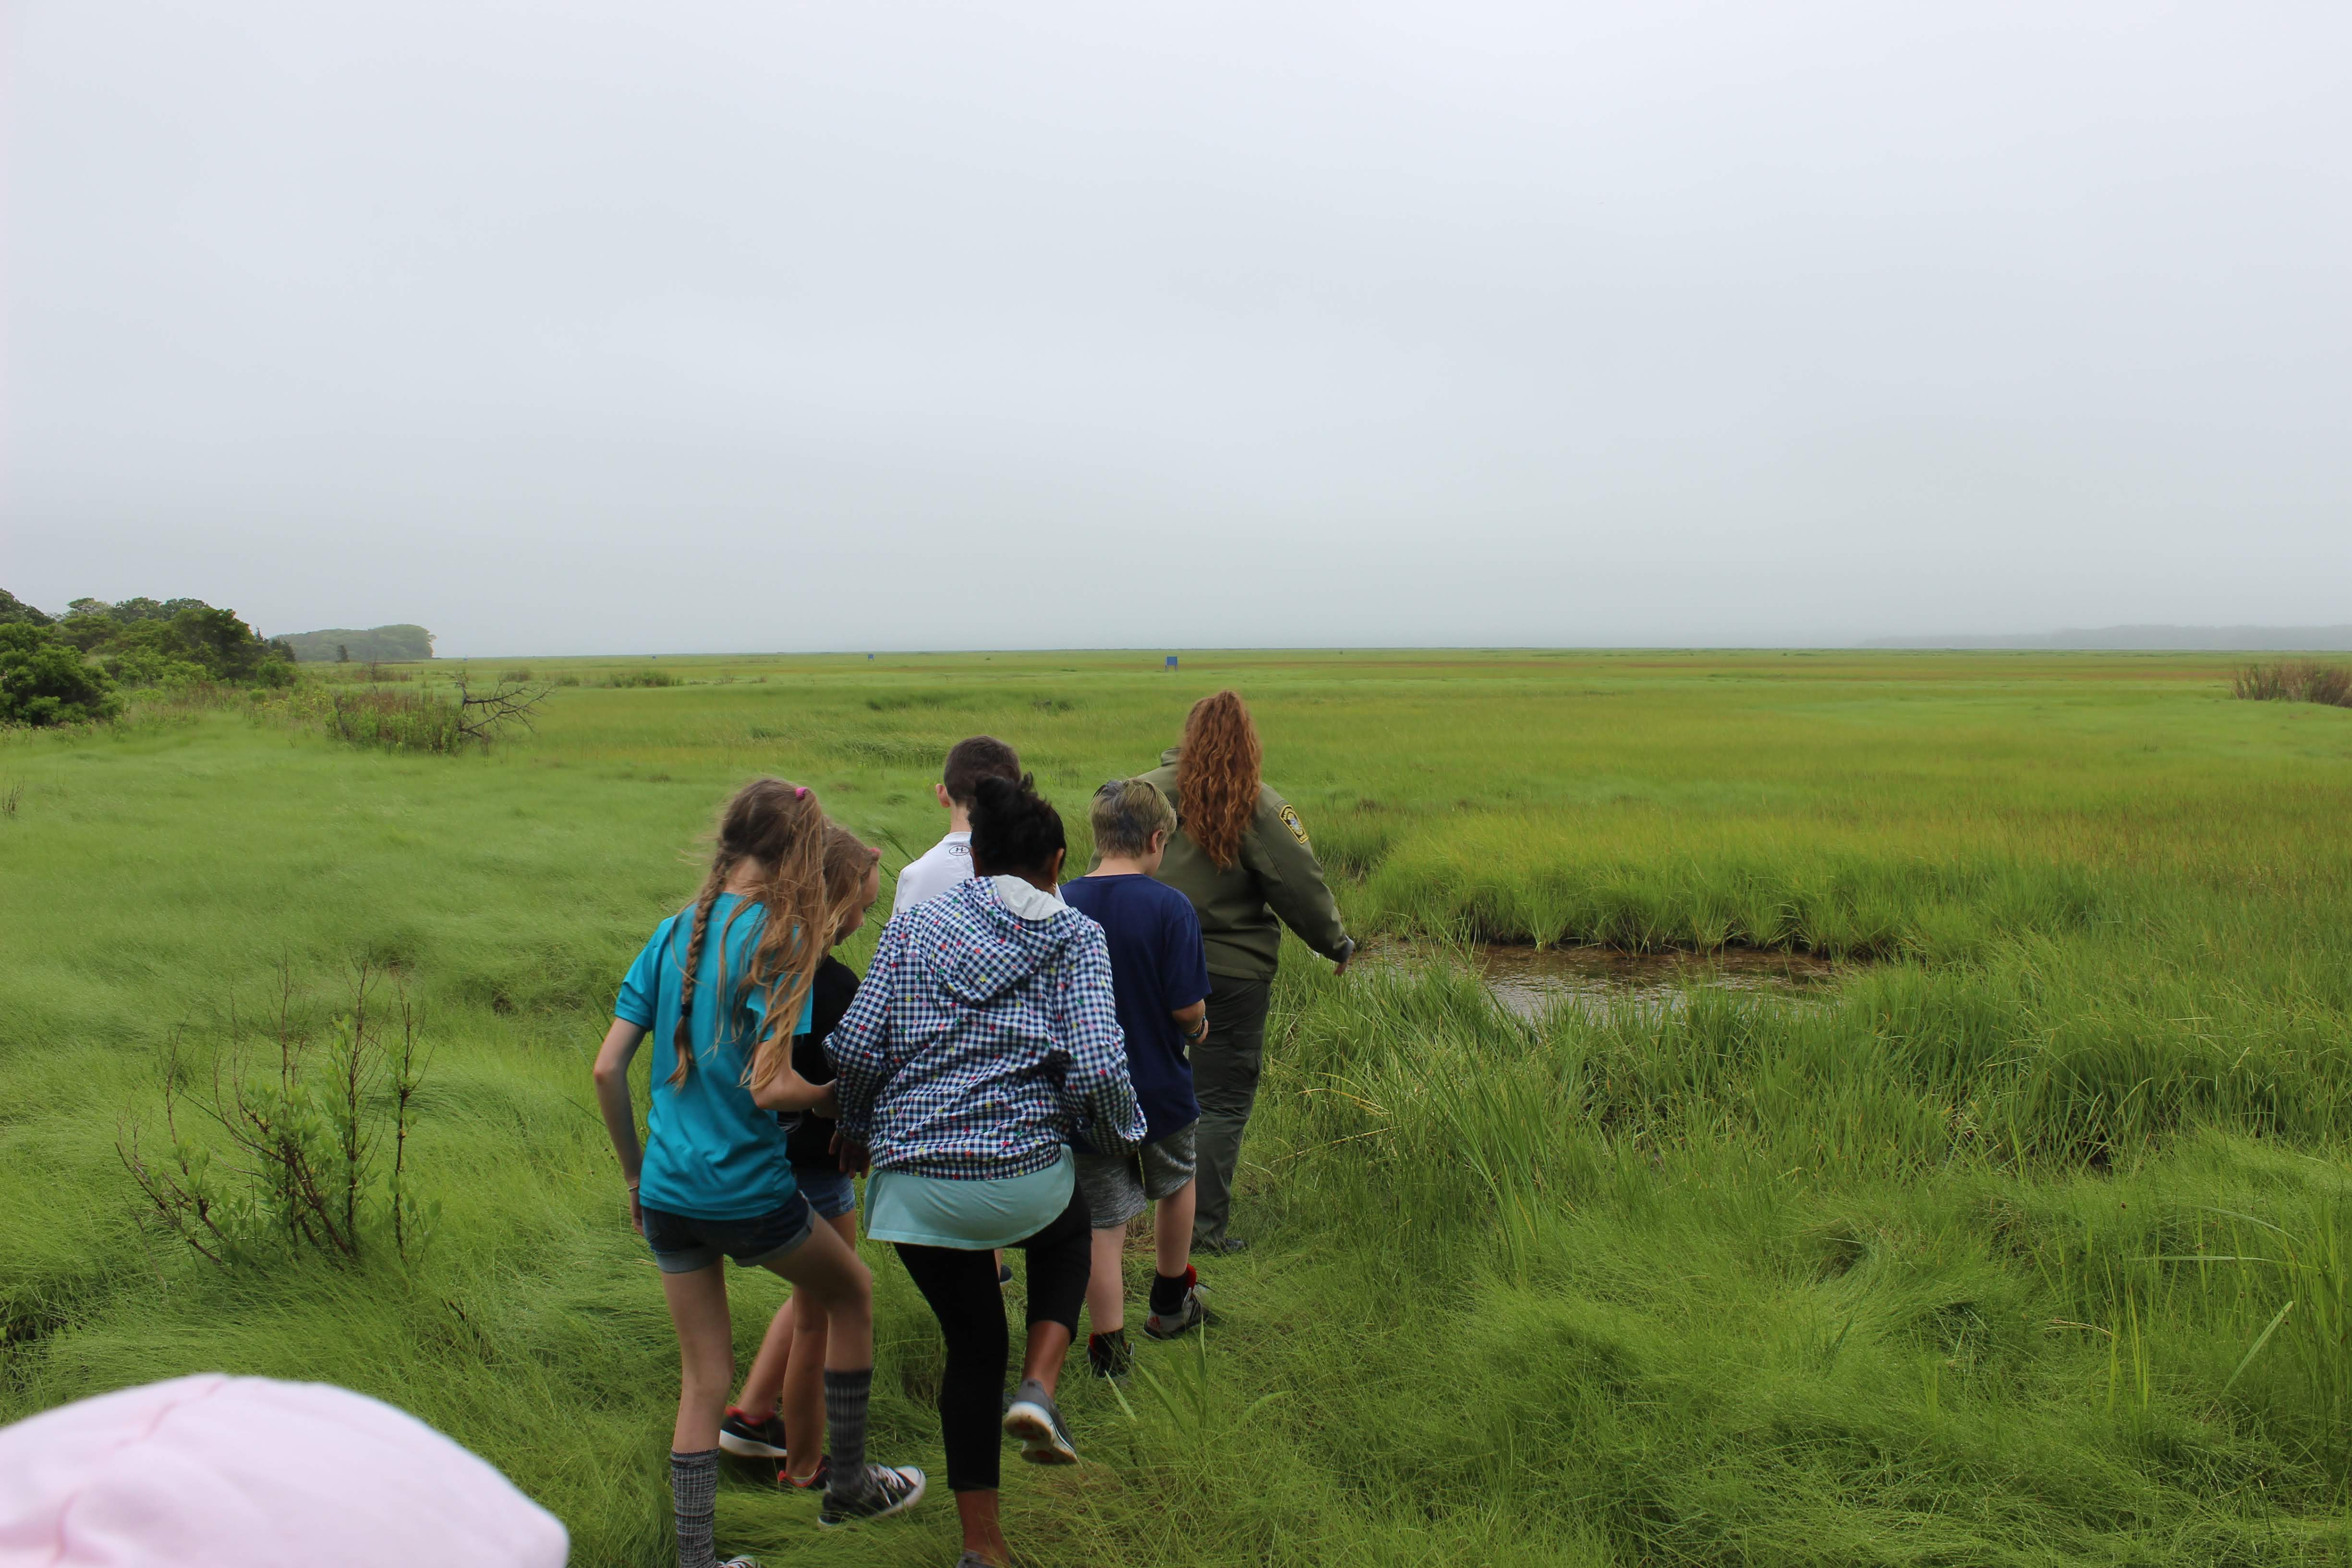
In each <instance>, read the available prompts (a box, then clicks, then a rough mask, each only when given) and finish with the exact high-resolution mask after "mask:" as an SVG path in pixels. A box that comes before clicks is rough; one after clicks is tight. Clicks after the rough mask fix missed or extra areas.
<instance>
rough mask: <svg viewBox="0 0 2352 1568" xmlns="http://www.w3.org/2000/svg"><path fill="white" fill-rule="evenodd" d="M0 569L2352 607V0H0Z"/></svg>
mask: <svg viewBox="0 0 2352 1568" xmlns="http://www.w3.org/2000/svg"><path fill="white" fill-rule="evenodd" d="M5 42H6V47H7V58H6V62H5V78H0V83H4V84H5V93H6V111H5V138H6V167H5V212H6V230H5V275H4V276H5V285H0V287H5V310H6V318H5V393H0V395H5V405H0V410H5V412H4V413H0V417H5V450H0V465H4V466H0V586H5V587H6V588H8V589H11V590H13V591H14V592H16V594H18V595H20V596H22V597H25V598H27V599H30V600H32V601H33V602H34V603H37V604H39V605H45V606H47V607H49V608H51V609H57V608H59V607H62V605H64V604H65V602H66V601H67V600H68V599H71V598H75V597H79V596H80V595H97V596H99V597H101V598H108V599H112V598H118V597H123V596H127V595H140V594H144V595H155V596H157V597H167V596H171V595H195V596H198V597H201V598H205V599H208V600H211V601H213V602H214V603H216V604H225V605H232V606H234V607H236V608H237V609H238V610H240V611H242V612H244V613H245V614H246V615H247V618H248V619H251V620H253V621H255V622H256V623H257V625H259V626H262V627H263V628H264V629H266V630H268V631H272V632H278V631H299V630H306V629H310V628H312V627H316V626H372V625H375V624H377V623H380V622H385V621H419V622H423V623H424V624H425V625H426V626H430V627H432V628H433V630H434V631H436V633H438V634H439V635H440V638H441V644H440V647H441V651H442V652H443V653H444V654H445V655H446V654H501V653H558V652H572V651H577V652H596V651H695V650H721V649H772V648H773V649H782V648H845V649H861V648H896V647H1040V646H1117V647H1135V646H1144V647H1156V646H1167V647H1210V646H1225V645H1236V644H1245V645H1266V644H1337V645H1343V646H1345V645H1356V646H1366V645H1376V644H1398V643H1448V644H1450V643H1472V644H1494V643H1541V644H1594V643H1604V644H1607V643H1634V642H1675V643H1757V642H1765V643H1772V642H1780V643H1788V642H1795V643H1838V642H1848V641H1852V640H1854V639H1857V638H1860V637H1869V636H1874V635H1880V634H1901V633H1906V632H1942V631H1980V632H1998V631H2033V630H2044V629H2050V628H2054V627H2058V626H2096V625H2103V624H2107V623H2113V622H2130V621H2173V622H2224V623H2281V622H2284V623H2295V624H2315V623H2324V622H2340V621H2352V507H2347V502H2352V379H2348V378H2347V372H2352V288H2347V279H2352V200H2347V195H2352V91H2347V76H2352V64H2347V62H2352V6H2347V5H2344V4H2342V3H2341V0H2322V3H2315V4H2309V5H2269V4H2260V3H2251V0H2214V3H2212V4H2209V5H2162V4H2156V3H2150V0H2131V3H2121V0H2101V3H2096V4H2089V3H2085V4H2068V3H2066V0H2030V3H2027V4H2003V3H1999V0H1953V3H1935V0H1931V3H1907V4H1899V5H1888V4H1885V3H1884V0H1871V3H1867V4H1864V3H1855V4H1832V3H1828V0H1788V3H1781V4H1769V3H1753V0H1750V3H1742V4H1727V3H1726V4H1708V3H1695V0H1617V3H1614V4H1610V5H1589V4H1575V3H1573V0H1570V3H1568V4H1536V3H1532V0H1530V3H1528V4H1521V5H1493V4H1484V3H1480V0H1421V3H1417V4H1381V3H1377V0H1375V3H1370V4H1360V5H1335V4H1326V5H1299V4H1283V3H1281V0H1252V3H1249V4H1223V3H1217V0H1195V3H1193V4H1191V5H1181V6H1179V5H1102V4H1099V3H1098V0H1097V3H1088V4H1083V5H1079V4H1066V3H1061V0H1020V3H1019V4H1000V3H996V0H955V3H953V4H939V5H904V4H898V3H894V0H858V3H856V4H847V5H842V4H833V5H781V4H775V3H772V0H757V3H754V0H682V3H679V4H673V5H647V4H645V3H644V0H626V3H622V0H561V3H556V0H546V3H540V4H529V3H523V0H399V3H397V4H394V3H391V0H380V3H377V4H373V5H368V4H322V3H321V0H16V3H14V4H12V5H9V6H8V7H7V28H6V34H5Z"/></svg>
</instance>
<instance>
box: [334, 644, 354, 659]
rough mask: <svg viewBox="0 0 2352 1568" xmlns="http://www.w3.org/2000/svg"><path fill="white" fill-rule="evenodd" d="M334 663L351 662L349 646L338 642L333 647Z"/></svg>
mask: <svg viewBox="0 0 2352 1568" xmlns="http://www.w3.org/2000/svg"><path fill="white" fill-rule="evenodd" d="M335 662H336V663H337V664H349V663H351V662H352V645H351V644H349V643H345V642H339V643H337V644H336V645H335Z"/></svg>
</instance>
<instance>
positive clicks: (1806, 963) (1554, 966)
mask: <svg viewBox="0 0 2352 1568" xmlns="http://www.w3.org/2000/svg"><path fill="white" fill-rule="evenodd" d="M1454 951H1456V950H1453V949H1441V948H1438V947H1436V946H1434V945H1423V944H1419V943H1411V942H1375V943H1372V944H1370V945H1369V946H1367V948H1366V949H1365V952H1364V955H1363V956H1364V960H1365V962H1367V963H1372V964H1376V965H1380V966H1382V967H1399V968H1415V967H1419V966H1421V965H1423V964H1429V963H1440V962H1443V961H1444V958H1445V957H1446V956H1447V955H1448V954H1449V953H1451V952H1454ZM1468 956H1469V957H1470V959H1471V961H1472V962H1473V963H1475V964H1476V965H1477V968H1478V973H1479V977H1480V978H1481V979H1483V980H1484V981H1485V982H1486V990H1487V992H1488V994H1491V995H1492V996H1493V997H1494V998H1495V1000H1496V1002H1497V1003H1499V1004H1501V1005H1502V1006H1503V1007H1504V1008H1505V1009H1506V1010H1507V1011H1509V1012H1511V1013H1515V1014H1517V1016H1520V1017H1522V1018H1533V1017H1537V1016H1540V1015H1541V1014H1543V1013H1544V1012H1545V1011H1546V1010H1548V1009H1549V1008H1551V1007H1553V1006H1556V1005H1560V1004H1563V1003H1564V1004H1566V1005H1570V1006H1572V1007H1575V1008H1577V1009H1578V1010H1579V1011H1580V1012H1585V1013H1590V1014H1594V1015H1598V1014H1601V1013H1604V1012H1606V1011H1608V1010H1609V1009H1610V1008H1611V1007H1621V1006H1623V1005H1626V1004H1628V1003H1631V1004H1633V1005H1635V1006H1638V1007H1659V1008H1674V1007H1677V1006H1680V1005H1683V1001H1684V998H1685V994H1687V992H1688V990H1689V988H1690V987H1692V986H1694V985H1699V986H1708V987H1713V988H1717V989H1720V990H1725V991H1744V992H1749V993H1752V994H1756V995H1757V996H1759V998H1761V997H1780V998H1790V999H1794V998H1802V997H1805V996H1807V995H1812V996H1815V997H1820V996H1823V995H1825V994H1827V991H1828V988H1829V987H1830V986H1832V985H1833V984H1835V983H1836V982H1837V980H1838V979H1839V978H1840V977H1841V976H1843V974H1845V973H1847V972H1848V971H1849V969H1850V968H1851V967H1852V966H1851V965H1848V964H1842V963H1832V962H1830V961H1829V960H1828V959H1825V958H1816V957H1813V956H1811V954H1808V953H1801V952H1757V951H1756V950H1754V949H1750V948H1727V949H1726V950H1724V951H1723V952H1704V953H1702V952H1620V951H1618V950H1617V949H1615V948H1607V947H1549V948H1534V947H1510V946H1505V945H1503V944H1501V943H1492V942H1480V943H1477V944H1475V945H1474V946H1472V947H1471V948H1470V950H1469V952H1468Z"/></svg>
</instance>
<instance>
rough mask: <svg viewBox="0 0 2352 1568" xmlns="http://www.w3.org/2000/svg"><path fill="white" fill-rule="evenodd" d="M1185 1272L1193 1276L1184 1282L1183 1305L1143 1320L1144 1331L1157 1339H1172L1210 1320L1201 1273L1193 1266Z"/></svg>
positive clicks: (1156, 1313) (1153, 1314)
mask: <svg viewBox="0 0 2352 1568" xmlns="http://www.w3.org/2000/svg"><path fill="white" fill-rule="evenodd" d="M1184 1272H1185V1273H1186V1274H1187V1275H1189V1276H1191V1278H1190V1279H1187V1280H1186V1281H1185V1284H1184V1303H1183V1305H1182V1306H1181V1307H1178V1308H1177V1309H1176V1310H1174V1311H1173V1312H1169V1313H1164V1314H1163V1313H1160V1312H1154V1313H1152V1314H1151V1315H1150V1317H1148V1318H1146V1319H1144V1320H1143V1331H1144V1332H1145V1333H1147V1334H1150V1336H1151V1337H1152V1338H1153V1339H1155V1340H1172V1339H1174V1338H1176V1337H1177V1336H1178V1335H1179V1334H1181V1333H1185V1332H1187V1331H1191V1330H1192V1329H1197V1328H1199V1327H1200V1326H1201V1325H1202V1323H1205V1322H1207V1321H1209V1309H1208V1308H1206V1307H1203V1306H1202V1305H1201V1283H1200V1275H1199V1274H1198V1273H1197V1272H1196V1271H1195V1270H1193V1269H1191V1268H1187V1269H1185V1270H1184Z"/></svg>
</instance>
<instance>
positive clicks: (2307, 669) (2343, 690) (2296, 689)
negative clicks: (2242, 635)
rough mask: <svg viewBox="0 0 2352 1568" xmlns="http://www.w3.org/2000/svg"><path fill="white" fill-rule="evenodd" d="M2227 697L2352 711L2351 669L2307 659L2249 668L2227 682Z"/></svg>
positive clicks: (2248, 666)
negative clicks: (2228, 690) (2299, 703)
mask: <svg viewBox="0 0 2352 1568" xmlns="http://www.w3.org/2000/svg"><path fill="white" fill-rule="evenodd" d="M2230 695H2231V696H2232V697H2238V698H2242V699H2244V700H2247V701H2251V702H2317V703H2321V704H2324V705H2325V706H2326V707H2329V708H2352V669H2347V668H2345V667H2344V666H2342V665H2338V664H2318V663H2315V662H2313V661H2312V660H2309V659H2299V660H2286V661H2282V662H2281V663H2278V664H2250V665H2247V666H2246V667H2245V668H2242V669H2241V670H2239V671H2238V673H2237V675H2236V677H2235V678H2234V679H2231V682H2230Z"/></svg>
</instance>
